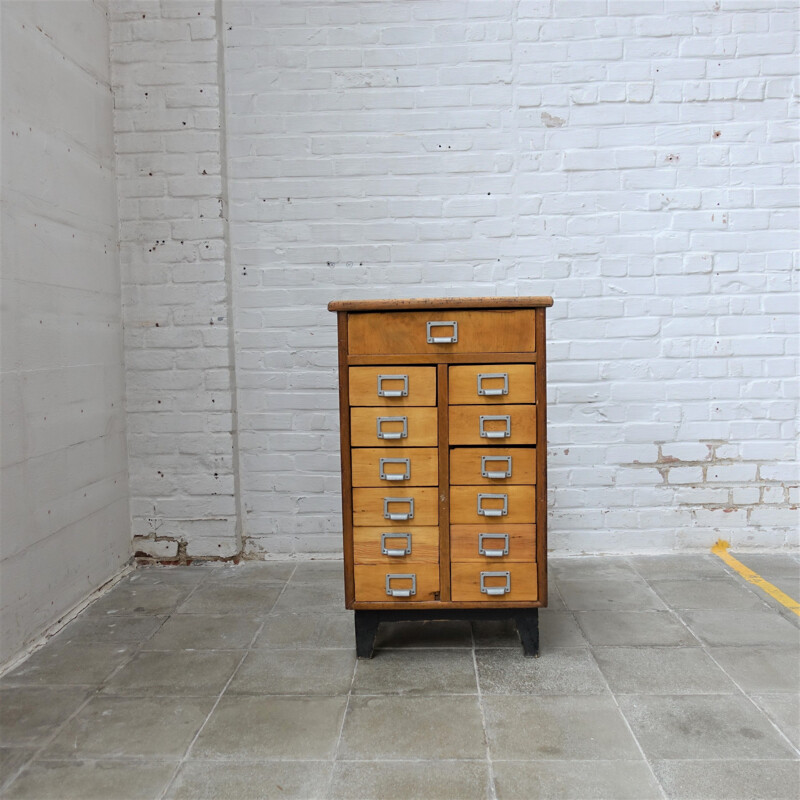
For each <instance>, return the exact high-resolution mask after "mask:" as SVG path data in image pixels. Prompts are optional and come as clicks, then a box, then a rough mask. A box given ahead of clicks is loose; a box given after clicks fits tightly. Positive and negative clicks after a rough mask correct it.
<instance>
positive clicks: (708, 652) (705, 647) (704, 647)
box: [678, 615, 800, 757]
mask: <svg viewBox="0 0 800 800" xmlns="http://www.w3.org/2000/svg"><path fill="white" fill-rule="evenodd" d="M678 619H680V621H681V624H682V625H683V626H684V627H685V628H686V629H687V630H688V631H689V632H690V633H691V634H692V635H693V636H695V635H696V634H695V633H694V631H692V629H691V628H690V627H689V623H688V622H685V621H684V620H683V619H682V618H681V617H680V615H678ZM697 639H698V640H699V641H700V647H701V649H702V650H703V652H704V653H705V654H706V656H708V658H709V659H711V661H713V662H714V664H716V665H717V667H718V668H719V669H720V670H721V671H722V674H723V675H725V676H726V677H727V678H728V680H729V681H730V682H731V683H732V684H733V685H734V686H735V687H736V689H737V690H738V691H739V693H740V694H741V695H742V697H744V698H745V699H746V700H747V701H748V702H749V703H750V704H751V705H752V706H754V707H755V708H756V709H757V711H758V712H759V714H760V715H761V716H762V717H764V719H766V720H767V722H768V723H769V724H770V725H771V726H772V727H773V728H774V729H775V730H776V731H777V732H778V735H779V736H780V737H781V738H782V739H783V740H784V741H785V742H786V743H787V744H788V745H789V747H790V748H791V749H792V752H793V753H794V754H795V757H800V748H798V747H797V746H796V745H795V744H794V743H793V742H792V740H791V739H789V737H788V736H787V735H786V734H785V733H784V732H783V731H782V730H781V729H780V728H779V727H778V726H777V725H776V724H775V722H773V720H772V718H771V717H770V716H769V714H767V712H766V711H765V710H764V709H763V708H761V706H759V705H758V703H756V701H755V700H753V698H752V697H751V696H750V695H749V694H748V693H747V692H746V691H745V690H744V689H743V688H742V686H741V685H740V684H739V682H738V681H737V680H735V679H734V677H733V676H732V675H731V674H730V673H729V672H728V671H727V670H726V669H725V667H723V666H722V664H720V663H719V661H717V659H716V658H715V657H714V655H713V653H712V652H711V648H710V647H709V646H708V645H707V644H706V643H705V642H704V641H703V640H702V639H700V637H699V636H697ZM766 694H768V693H766ZM779 694H783V692H779ZM689 696H690V695H689ZM695 696H696V695H695Z"/></svg>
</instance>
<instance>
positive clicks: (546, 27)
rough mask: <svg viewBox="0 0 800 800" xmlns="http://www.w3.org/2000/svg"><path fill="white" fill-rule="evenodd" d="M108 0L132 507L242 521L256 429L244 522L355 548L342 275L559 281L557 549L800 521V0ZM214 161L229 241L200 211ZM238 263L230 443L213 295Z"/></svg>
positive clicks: (444, 290) (273, 537)
mask: <svg viewBox="0 0 800 800" xmlns="http://www.w3.org/2000/svg"><path fill="white" fill-rule="evenodd" d="M118 7H119V8H120V9H121V10H120V12H119V13H118V16H117V18H116V19H117V22H116V23H115V28H114V42H115V44H114V49H113V55H114V62H115V75H116V79H115V84H116V86H117V91H118V93H119V94H120V101H119V102H118V109H117V119H118V126H117V127H118V142H119V150H120V156H119V163H120V166H121V177H122V183H121V189H120V198H121V219H123V220H124V225H123V226H122V234H123V244H122V247H123V266H124V268H125V270H126V273H125V285H126V295H125V297H126V306H127V316H126V324H127V325H128V334H127V337H128V338H127V353H128V384H129V390H130V395H131V408H130V410H131V439H130V449H131V473H132V482H133V485H134V487H135V489H134V504H135V509H136V511H135V516H136V517H137V518H138V519H139V520H140V521H141V520H143V519H144V518H145V517H146V516H147V515H148V514H149V509H150V506H151V505H153V504H154V503H155V505H156V506H157V508H158V509H159V514H160V515H161V516H163V517H175V516H179V514H180V510H181V508H182V507H184V506H185V507H192V504H194V503H197V504H200V505H201V506H202V509H201V511H202V513H201V514H198V515H196V514H195V513H194V512H192V513H191V514H190V516H192V517H194V516H201V517H202V516H203V514H208V516H212V517H216V516H222V517H225V520H226V524H227V522H228V521H229V520H230V516H229V515H231V514H233V512H234V511H235V504H234V498H233V497H232V494H231V492H232V490H233V488H234V485H233V484H234V481H233V476H234V474H235V473H236V472H237V469H236V465H235V463H234V459H233V455H234V454H238V457H239V461H240V463H239V467H238V485H239V487H240V490H241V495H240V496H241V500H242V503H243V506H244V512H245V513H244V518H243V519H242V521H241V524H242V532H243V535H244V537H245V539H244V546H245V549H246V551H247V552H248V553H250V554H253V555H259V556H265V557H280V556H285V555H298V556H309V555H318V556H319V555H322V556H325V555H335V554H337V553H338V552H339V548H340V534H339V530H340V523H339V478H338V430H337V428H338V416H337V408H336V392H335V385H336V380H335V364H336V352H335V345H336V337H335V327H334V322H335V321H334V317H333V315H330V314H328V312H327V311H326V310H325V306H326V304H327V303H328V301H329V300H331V299H334V298H358V297H403V296H419V295H429V296H430V295H442V294H444V295H470V294H473V295H495V294H498V295H499V294H511V295H516V294H552V295H553V296H554V297H555V301H556V303H555V306H554V307H553V309H552V310H551V311H550V314H549V325H548V336H549V351H548V357H549V379H550V393H549V400H550V414H549V421H550V428H549V438H550V447H549V463H550V485H551V493H550V501H551V509H552V513H551V539H550V542H551V546H552V547H553V548H554V549H555V550H557V551H568V552H583V551H590V552H597V551H600V552H612V551H634V550H638V551H643V550H670V549H682V548H692V547H703V548H705V547H708V546H709V545H710V544H712V543H713V542H714V540H715V539H716V538H717V537H719V536H723V537H726V538H729V539H731V540H732V541H733V542H734V544H736V545H739V546H754V547H765V548H776V547H785V546H788V545H796V544H797V533H796V525H795V523H796V521H797V509H796V505H790V503H791V504H796V502H797V499H796V498H797V489H796V487H797V484H798V471H797V460H798V458H797V450H796V446H795V444H794V443H795V441H796V435H797V423H796V420H797V378H796V376H797V372H798V370H797V367H798V363H797V337H796V333H797V319H798V317H797V310H798V295H797V263H796V260H795V259H796V256H795V253H796V248H797V244H798V241H797V229H798V224H797V223H798V173H797V168H796V166H795V165H796V161H797V159H796V156H797V127H796V124H795V117H796V96H797V79H796V62H797V52H796V33H797V27H798V14H797V7H796V3H795V2H794V0H770V2H762V0H735V1H734V0H730V2H726V0H648V1H647V2H635V3H634V2H629V0H597V1H596V2H592V1H590V0H586V1H585V2H580V1H579V0H484V1H480V2H459V1H458V0H452V1H449V0H448V1H447V2H444V1H443V2H439V0H426V1H424V2H423V1H422V0H419V1H418V2H410V1H409V0H403V2H399V1H398V2H392V1H391V0H382V1H381V2H355V1H352V0H338V2H327V3H324V2H305V1H304V0H287V2H276V1H275V0H264V1H263V2H257V3H252V2H240V1H238V0H226V2H225V3H223V4H222V6H221V7H222V12H223V16H224V19H222V20H217V21H216V22H217V24H216V27H215V28H212V26H211V25H210V24H208V25H205V26H202V27H200V28H199V29H198V31H197V32H196V33H192V29H191V27H190V26H191V24H192V23H197V24H199V23H198V20H199V21H203V20H206V21H208V22H209V23H210V21H211V20H213V14H214V4H213V3H211V2H210V0H201V2H195V3H193V2H190V1H189V0H187V1H186V2H182V3H171V4H169V5H168V4H167V3H163V4H160V5H159V4H157V3H152V2H151V3H129V2H127V0H126V2H124V3H119V4H118ZM153 8H155V9H156V11H152V10H148V9H153ZM122 9H124V10H122ZM159 9H160V10H161V12H159ZM140 12H141V13H145V14H148V17H147V19H140V18H139V17H141V14H140ZM167 12H169V13H167ZM197 12H200V15H199V17H197V19H196V20H195V19H193V18H192V15H193V14H194V15H195V16H197ZM158 13H161V15H162V17H163V19H156V20H154V19H153V18H152V17H151V16H149V15H150V14H158ZM137 15H138V17H137ZM148 20H149V21H150V22H151V23H152V27H149V23H148ZM217 31H221V32H222V34H223V38H224V42H223V45H224V47H223V53H224V58H223V64H222V65H220V64H219V63H218V61H217V58H218V56H217V53H218V50H217V49H216V45H215V44H214V42H213V39H214V37H215V36H216V35H218V34H217ZM204 37H208V38H204ZM220 67H222V74H223V75H224V83H225V85H226V92H225V93H224V97H225V106H226V111H227V113H226V115H225V120H224V122H225V129H226V136H225V137H224V138H223V139H222V140H220V137H219V135H218V130H217V123H218V119H217V117H215V114H218V109H219V106H216V107H214V106H206V105H197V103H198V102H199V101H198V99H197V98H198V96H199V95H198V93H197V89H198V88H200V87H202V88H204V90H205V89H206V88H207V89H208V92H209V96H215V95H214V94H213V91H214V90H216V91H219V89H220V81H219V74H220V72H219V70H220ZM143 91H149V92H150V94H149V95H148V96H147V97H145V98H142V94H143ZM204 94H205V91H204ZM170 98H173V100H170ZM175 99H177V103H176V102H175ZM203 102H205V100H204V101H203ZM170 103H172V105H170ZM173 106H174V107H173ZM184 121H187V126H184V125H183V122H184ZM186 127H189V129H190V130H189V132H188V133H189V135H185V134H186V130H185V128H186ZM182 134H184V135H182ZM222 144H225V147H222ZM225 151H227V156H226V152H225ZM220 154H221V155H222V157H223V158H224V168H223V169H222V170H221V171H220V166H219V161H215V158H217V159H219V157H220ZM201 161H202V168H204V169H207V171H208V174H209V176H213V178H212V179H209V180H208V182H205V181H203V180H201V179H200V178H199V177H198V176H199V175H200V174H201ZM206 163H208V165H209V167H210V168H208V167H206ZM150 171H152V172H153V175H152V176H151V175H150V174H149V173H150ZM220 175H222V176H223V178H224V177H225V176H226V175H227V179H228V180H227V181H225V180H223V181H222V187H221V188H222V191H223V192H224V190H225V187H226V186H227V187H228V189H229V194H230V220H229V221H230V234H229V239H228V241H226V240H225V232H224V227H223V226H221V225H220V226H219V227H213V226H212V227H211V228H209V229H205V228H204V227H202V226H200V227H199V228H197V229H195V228H194V227H192V226H193V224H194V223H196V222H197V221H198V219H197V218H198V212H199V211H200V210H201V208H205V209H208V208H209V206H210V208H211V209H212V210H211V212H210V213H211V216H212V217H213V216H214V211H213V209H215V208H218V206H216V205H215V204H216V203H217V201H218V198H219V195H220V181H219V177H220ZM215 221H216V220H215ZM178 225H181V226H184V225H185V226H187V228H188V230H187V232H186V233H185V235H184V233H183V232H182V233H181V236H180V237H177V236H176V226H178ZM178 238H185V239H186V242H191V244H189V245H188V251H187V250H186V249H184V248H186V246H187V245H186V244H184V245H179V244H178V243H177V242H176V241H175V240H176V239H178ZM160 240H162V241H164V244H163V245H159V246H158V247H157V248H156V251H155V254H152V253H150V252H149V251H148V248H150V247H153V246H154V243H155V242H156V241H160ZM205 241H209V242H210V243H211V246H212V253H214V254H216V255H213V256H212V257H211V258H210V259H209V261H210V265H211V266H212V267H214V266H216V267H217V268H218V269H217V270H216V271H214V270H213V269H212V271H210V272H206V271H205V269H204V270H203V271H202V272H198V271H197V268H198V262H199V261H203V262H205V261H206V259H201V258H200V256H201V255H202V248H201V247H199V246H198V245H199V244H200V243H201V242H205ZM226 245H227V246H228V247H229V251H228V253H229V258H230V261H231V273H230V274H231V278H232V286H231V287H227V286H226V283H225V278H224V275H225V271H224V269H223V262H224V255H225V247H226ZM199 274H202V275H203V276H204V277H203V279H202V282H200V281H199V280H198V282H196V283H191V282H190V283H188V284H187V283H183V282H181V281H180V280H179V279H178V278H177V276H179V275H183V276H185V277H186V278H189V279H190V280H191V279H192V278H193V276H196V275H199ZM228 288H230V289H231V290H232V305H233V307H234V308H235V326H234V327H235V343H236V347H235V372H236V375H237V381H236V384H235V385H236V401H235V403H234V406H235V408H236V409H238V412H239V445H240V446H239V448H238V450H237V449H236V447H235V442H234V441H232V439H233V438H234V437H232V436H231V434H230V429H231V417H230V416H229V412H230V407H229V406H230V404H231V402H232V401H231V392H230V384H229V383H228V379H229V377H230V375H231V371H232V367H233V363H232V359H231V358H230V356H229V355H228V353H229V351H227V350H226V349H225V344H224V341H223V340H225V341H226V339H225V336H222V335H221V336H220V339H218V340H215V341H214V342H208V344H212V345H214V346H215V349H211V350H206V349H205V348H204V345H205V344H207V342H206V341H205V334H206V333H208V329H205V328H204V327H203V325H202V319H201V316H202V314H201V312H200V309H202V310H205V309H212V308H213V309H214V310H213V312H212V314H213V315H214V316H217V315H218V316H222V317H223V321H226V320H227V317H226V316H225V315H226V313H227V306H226V299H227V291H228ZM185 306H188V310H187V309H186V307H185ZM184 312H185V313H184ZM193 314H195V315H196V316H193ZM154 320H155V321H160V322H161V323H163V327H164V329H163V330H161V329H158V330H156V329H154V328H153V327H152V325H153V322H154ZM198 320H199V321H200V324H198ZM220 332H223V333H227V331H226V330H225V326H224V325H223V326H221V327H219V328H216V329H215V330H214V333H215V334H218V333H220ZM192 356H193V357H194V360H193V359H192V358H191V357H192ZM184 359H186V360H184ZM206 359H209V361H206ZM209 376H213V379H214V381H215V382H216V383H215V385H214V392H215V393H211V394H212V396H214V397H216V398H218V402H226V403H228V407H226V409H225V410H224V411H214V412H212V411H210V410H209V409H208V407H207V405H204V403H203V398H204V397H208V395H207V394H204V393H203V389H204V387H205V381H206V380H207V378H208V377H209ZM154 389H155V390H156V391H154ZM223 398H225V399H224V400H223ZM156 399H161V401H162V403H161V405H162V406H163V405H164V404H168V406H167V408H160V407H159V408H157V407H156V406H155V405H153V404H154V403H155V402H156ZM218 423H221V424H218ZM205 442H208V443H209V448H210V450H209V452H210V453H213V457H211V456H210V455H209V452H203V447H204V443H205ZM187 443H188V444H187ZM198 451H200V453H202V455H201V454H200V453H198ZM214 459H219V461H216V460H214ZM212 464H213V466H214V468H215V470H216V469H219V475H220V476H221V477H223V476H224V477H223V480H224V481H226V483H225V484H224V489H223V490H222V491H221V492H220V495H219V496H210V495H209V494H208V482H207V480H206V479H207V478H208V474H209V470H210V468H211V466H212ZM157 470H161V471H163V472H165V475H166V477H165V478H163V479H162V478H161V476H160V475H158V472H157ZM159 487H162V488H159ZM190 487H191V488H192V489H193V493H192V494H190V493H189V488H190ZM198 493H199V494H198ZM217 501H220V502H222V503H223V506H221V507H217V506H216V503H217ZM212 507H214V508H215V510H214V511H213V512H212V511H211V508H212ZM215 524H216V523H215ZM190 528H191V526H188V527H187V528H184V529H183V532H184V535H186V536H187V537H188V538H189V539H190V550H191V548H192V544H191V542H192V541H193V540H194V536H195V534H194V533H192V531H191V529H190ZM139 529H140V530H142V526H141V525H140V528H139ZM145 530H146V529H145ZM208 530H209V536H212V533H211V531H214V533H213V536H218V535H222V534H220V533H219V531H222V530H223V528H222V526H220V527H219V528H217V527H214V526H212V527H211V528H209V529H208ZM223 533H224V535H225V536H227V537H228V538H227V539H226V540H225V541H233V540H234V538H235V537H233V535H232V533H231V531H230V530H228V529H225V530H224V532H223ZM212 538H213V537H212Z"/></svg>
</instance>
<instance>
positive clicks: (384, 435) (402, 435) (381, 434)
mask: <svg viewBox="0 0 800 800" xmlns="http://www.w3.org/2000/svg"><path fill="white" fill-rule="evenodd" d="M385 422H402V423H403V430H402V431H395V432H387V431H384V430H383V428H382V425H383V424H384V423H385ZM377 425H378V438H379V439H406V438H408V417H378V420H377Z"/></svg>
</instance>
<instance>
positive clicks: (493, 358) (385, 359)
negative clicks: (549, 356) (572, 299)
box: [347, 353, 536, 367]
mask: <svg viewBox="0 0 800 800" xmlns="http://www.w3.org/2000/svg"><path fill="white" fill-rule="evenodd" d="M409 361H413V362H414V363H415V364H474V363H475V362H476V361H480V362H481V363H483V364H508V363H526V364H528V363H535V362H536V354H535V353H438V354H437V353H414V354H413V355H411V356H409V355H392V354H391V353H384V354H382V355H371V354H369V353H362V354H349V355H348V356H347V363H348V364H350V365H351V366H369V365H380V366H384V367H390V366H391V367H394V366H398V365H403V366H405V365H406V364H408V362H409Z"/></svg>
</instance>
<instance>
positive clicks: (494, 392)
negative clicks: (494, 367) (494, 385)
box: [478, 372, 508, 397]
mask: <svg viewBox="0 0 800 800" xmlns="http://www.w3.org/2000/svg"><path fill="white" fill-rule="evenodd" d="M492 378H495V379H496V378H502V379H503V388H502V389H484V388H483V382H484V381H488V380H491V379H492ZM478 394H479V395H481V396H482V397H498V396H499V395H501V394H508V373H507V372H479V373H478Z"/></svg>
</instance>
